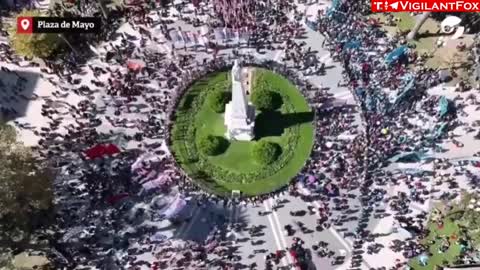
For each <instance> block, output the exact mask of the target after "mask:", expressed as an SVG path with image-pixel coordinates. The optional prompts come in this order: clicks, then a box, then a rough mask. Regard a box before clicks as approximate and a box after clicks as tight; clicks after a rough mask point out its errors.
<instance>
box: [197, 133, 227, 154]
mask: <svg viewBox="0 0 480 270" xmlns="http://www.w3.org/2000/svg"><path fill="white" fill-rule="evenodd" d="M197 144H198V149H199V150H200V152H202V153H203V154H205V155H207V156H216V155H219V154H221V153H223V152H224V151H225V149H226V147H225V146H226V144H228V142H227V141H226V140H225V139H224V138H223V137H220V136H213V135H207V136H202V137H200V138H199V139H198V142H197Z"/></svg>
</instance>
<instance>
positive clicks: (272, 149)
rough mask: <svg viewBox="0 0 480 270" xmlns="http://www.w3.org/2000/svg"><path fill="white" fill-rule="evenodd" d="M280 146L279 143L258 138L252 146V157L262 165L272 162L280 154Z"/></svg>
mask: <svg viewBox="0 0 480 270" xmlns="http://www.w3.org/2000/svg"><path fill="white" fill-rule="evenodd" d="M281 150H282V148H281V147H280V145H279V144H277V143H273V142H269V141H264V140H260V141H259V142H257V143H256V144H255V146H254V147H253V151H252V155H253V159H254V160H255V161H256V162H258V163H260V164H264V165H268V164H272V163H273V162H274V161H275V160H277V159H278V157H279V156H280V154H281Z"/></svg>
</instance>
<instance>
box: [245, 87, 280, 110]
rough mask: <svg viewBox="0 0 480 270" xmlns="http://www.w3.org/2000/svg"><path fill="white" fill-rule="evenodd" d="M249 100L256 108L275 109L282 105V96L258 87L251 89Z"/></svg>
mask: <svg viewBox="0 0 480 270" xmlns="http://www.w3.org/2000/svg"><path fill="white" fill-rule="evenodd" d="M251 100H252V103H253V105H255V108H256V109H257V110H262V111H265V110H267V111H268V110H275V109H278V108H280V106H281V105H282V97H281V96H280V95H279V94H278V93H276V92H273V91H270V90H264V88H258V89H256V90H254V91H253V93H252V96H251Z"/></svg>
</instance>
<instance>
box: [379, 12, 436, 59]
mask: <svg viewBox="0 0 480 270" xmlns="http://www.w3.org/2000/svg"><path fill="white" fill-rule="evenodd" d="M394 16H395V18H396V19H398V20H399V21H398V22H397V23H396V24H397V25H396V26H386V25H383V26H382V27H383V28H384V29H385V31H387V32H388V33H389V34H390V35H395V33H397V32H409V31H410V30H411V29H413V27H414V26H415V23H416V18H415V17H414V16H412V15H410V13H409V12H398V13H394ZM371 17H372V18H376V19H380V22H381V23H382V24H383V23H384V22H385V21H386V15H384V14H374V15H372V16H371ZM439 29H440V28H439V23H438V22H436V21H435V20H433V19H431V18H429V19H427V21H426V22H425V23H424V24H423V26H422V28H421V29H420V31H419V32H418V36H417V40H414V41H411V43H413V44H415V46H416V48H415V49H416V51H417V52H418V53H420V54H421V53H425V52H426V53H431V52H433V51H435V47H436V45H435V43H436V41H437V39H438V37H439V35H437V34H436V33H437V32H438V31H439ZM438 62H439V61H438V60H437V59H435V57H433V58H432V59H431V60H429V62H427V64H428V65H429V66H434V65H438V64H439V63H438Z"/></svg>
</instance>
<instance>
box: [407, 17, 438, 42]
mask: <svg viewBox="0 0 480 270" xmlns="http://www.w3.org/2000/svg"><path fill="white" fill-rule="evenodd" d="M430 14H432V12H430V11H429V12H423V13H422V15H420V18H418V19H417V23H415V26H414V27H413V29H412V31H410V33H408V35H407V40H413V39H415V38H416V37H417V34H418V31H420V28H422V26H423V24H424V23H425V22H426V21H427V19H428V17H430Z"/></svg>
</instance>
